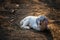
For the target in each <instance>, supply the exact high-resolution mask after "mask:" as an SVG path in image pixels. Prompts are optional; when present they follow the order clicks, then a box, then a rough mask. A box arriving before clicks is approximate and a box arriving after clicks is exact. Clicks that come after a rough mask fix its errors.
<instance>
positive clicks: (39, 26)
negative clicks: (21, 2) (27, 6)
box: [20, 15, 48, 31]
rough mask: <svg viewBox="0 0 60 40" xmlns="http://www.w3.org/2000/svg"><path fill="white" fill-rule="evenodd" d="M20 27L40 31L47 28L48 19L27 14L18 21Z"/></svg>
mask: <svg viewBox="0 0 60 40" xmlns="http://www.w3.org/2000/svg"><path fill="white" fill-rule="evenodd" d="M20 25H21V26H20V27H21V28H23V29H30V28H32V29H35V30H37V31H42V30H44V29H46V28H47V25H48V20H47V18H46V17H45V16H42V15H40V16H38V17H37V16H27V17H25V18H24V19H22V20H21V21H20Z"/></svg>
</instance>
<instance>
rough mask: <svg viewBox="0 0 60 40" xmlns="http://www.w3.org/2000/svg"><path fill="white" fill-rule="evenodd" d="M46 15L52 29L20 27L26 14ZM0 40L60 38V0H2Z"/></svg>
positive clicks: (47, 39) (57, 39)
mask: <svg viewBox="0 0 60 40" xmlns="http://www.w3.org/2000/svg"><path fill="white" fill-rule="evenodd" d="M28 15H33V16H39V15H45V16H47V18H48V19H49V20H56V21H55V22H52V23H49V25H48V26H49V29H50V31H44V32H36V31H33V30H22V29H20V27H19V26H20V25H19V22H20V20H21V19H23V18H24V17H25V16H28ZM0 40H60V1H59V0H0Z"/></svg>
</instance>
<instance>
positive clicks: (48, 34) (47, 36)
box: [32, 29, 53, 40]
mask: <svg viewBox="0 0 60 40" xmlns="http://www.w3.org/2000/svg"><path fill="white" fill-rule="evenodd" d="M32 31H33V32H35V33H36V32H37V33H39V34H42V35H44V36H45V37H46V38H47V40H53V36H52V34H51V31H50V30H49V29H46V30H44V31H36V30H34V29H32Z"/></svg>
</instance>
